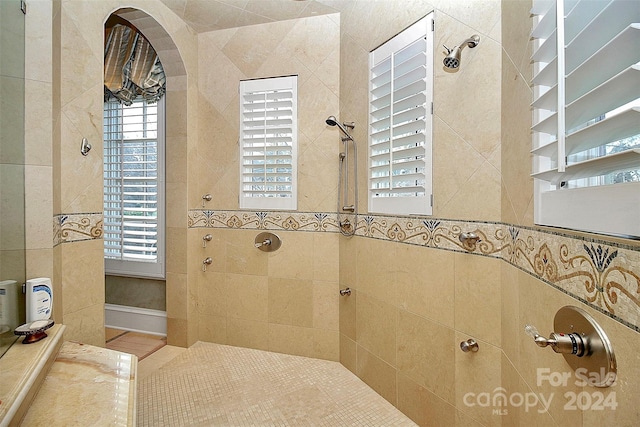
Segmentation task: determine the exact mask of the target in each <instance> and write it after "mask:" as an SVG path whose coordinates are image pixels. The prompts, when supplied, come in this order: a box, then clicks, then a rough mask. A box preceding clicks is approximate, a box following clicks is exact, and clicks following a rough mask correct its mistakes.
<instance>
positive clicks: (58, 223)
mask: <svg viewBox="0 0 640 427" xmlns="http://www.w3.org/2000/svg"><path fill="white" fill-rule="evenodd" d="M103 218H104V216H103V214H102V212H100V213H78V214H60V215H55V216H54V217H53V246H54V247H55V246H58V245H60V244H62V243H70V242H78V241H83V240H91V239H101V238H102V236H103V222H104V219H103Z"/></svg>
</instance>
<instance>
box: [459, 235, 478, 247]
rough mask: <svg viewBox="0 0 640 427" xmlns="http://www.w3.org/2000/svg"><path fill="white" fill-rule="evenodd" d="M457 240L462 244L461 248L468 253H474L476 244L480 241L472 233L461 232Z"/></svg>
mask: <svg viewBox="0 0 640 427" xmlns="http://www.w3.org/2000/svg"><path fill="white" fill-rule="evenodd" d="M458 240H460V242H461V243H462V246H463V247H464V248H465V249H466V250H468V251H475V250H476V244H477V243H478V242H479V241H480V236H478V235H477V234H476V233H474V232H469V233H465V232H462V233H460V234H459V235H458Z"/></svg>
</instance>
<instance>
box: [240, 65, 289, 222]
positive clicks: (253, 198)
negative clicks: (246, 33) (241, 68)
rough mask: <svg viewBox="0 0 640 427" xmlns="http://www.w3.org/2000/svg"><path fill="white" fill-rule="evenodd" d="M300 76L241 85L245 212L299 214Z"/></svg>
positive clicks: (241, 137)
mask: <svg viewBox="0 0 640 427" xmlns="http://www.w3.org/2000/svg"><path fill="white" fill-rule="evenodd" d="M297 133H298V131H297V76H287V77H274V78H267V79H258V80H245V81H241V82H240V208H241V209H282V210H295V209H296V208H297V140H298V135H297Z"/></svg>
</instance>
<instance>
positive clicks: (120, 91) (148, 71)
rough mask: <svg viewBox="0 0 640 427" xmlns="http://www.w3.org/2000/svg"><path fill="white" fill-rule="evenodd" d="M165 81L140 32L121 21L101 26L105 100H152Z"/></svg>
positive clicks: (155, 98) (151, 47)
mask: <svg viewBox="0 0 640 427" xmlns="http://www.w3.org/2000/svg"><path fill="white" fill-rule="evenodd" d="M165 81H166V78H165V74H164V70H163V68H162V64H161V63H160V58H159V57H158V54H157V53H156V51H155V50H154V49H153V46H151V43H149V41H148V40H147V39H145V38H144V37H143V36H142V34H140V33H139V32H137V31H136V30H135V29H133V28H131V27H128V26H126V25H121V24H116V25H114V26H113V27H110V28H106V29H105V47H104V95H105V101H107V100H109V99H113V98H115V99H117V100H118V101H119V102H121V103H123V104H125V105H131V103H132V102H133V100H134V99H136V98H139V97H140V98H144V99H145V100H147V101H148V102H155V101H157V100H158V99H160V98H161V97H162V95H163V94H164V92H165Z"/></svg>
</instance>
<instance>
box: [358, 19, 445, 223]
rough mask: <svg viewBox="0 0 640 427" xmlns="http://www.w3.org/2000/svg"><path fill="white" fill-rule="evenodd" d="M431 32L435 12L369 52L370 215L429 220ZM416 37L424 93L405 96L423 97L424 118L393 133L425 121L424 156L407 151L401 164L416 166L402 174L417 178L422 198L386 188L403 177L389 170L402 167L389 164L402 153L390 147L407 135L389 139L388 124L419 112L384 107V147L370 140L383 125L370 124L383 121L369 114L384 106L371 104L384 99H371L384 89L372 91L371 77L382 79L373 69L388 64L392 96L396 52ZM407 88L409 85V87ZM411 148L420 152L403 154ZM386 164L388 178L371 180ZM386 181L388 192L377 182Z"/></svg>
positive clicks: (399, 52) (390, 135) (431, 114)
mask: <svg viewBox="0 0 640 427" xmlns="http://www.w3.org/2000/svg"><path fill="white" fill-rule="evenodd" d="M433 29H434V13H433V12H431V13H429V14H428V15H426V16H425V17H423V18H422V19H420V20H419V21H417V22H415V23H414V24H412V25H410V26H409V27H407V28H405V29H404V30H403V31H401V32H400V33H398V34H397V35H396V36H394V37H392V38H391V39H389V40H388V41H386V42H385V43H383V44H382V45H380V46H378V47H377V48H375V49H373V50H372V51H371V52H370V53H369V104H368V110H369V111H368V115H369V123H368V126H369V127H368V129H369V131H368V155H367V161H368V172H367V175H368V176H367V182H368V190H367V196H368V208H369V212H371V213H378V214H390V215H432V213H433V81H434V76H433V74H434V72H433V71H434V70H433V59H434V35H433V33H434V31H433ZM420 37H424V39H425V50H424V51H420V52H424V55H425V63H424V68H425V73H424V74H425V75H424V81H425V89H424V90H423V91H420V92H416V93H415V94H412V95H410V96H415V95H419V94H423V95H424V98H425V101H424V104H423V107H422V111H420V112H421V113H423V114H424V119H421V118H417V119H414V121H413V122H412V121H406V122H402V124H401V125H399V126H397V127H396V129H398V128H400V127H403V126H407V125H409V126H410V127H413V126H412V125H413V124H415V121H418V120H424V128H423V129H422V133H423V135H424V141H423V143H422V147H423V148H424V153H423V154H422V153H419V154H417V155H416V156H415V157H411V155H410V154H407V153H406V152H405V154H404V155H405V156H407V155H409V156H410V157H407V158H406V159H404V160H405V161H406V164H409V163H411V164H413V165H416V166H417V167H415V168H414V171H413V172H407V175H413V176H417V178H416V180H415V181H417V182H416V184H415V185H414V186H413V187H415V188H417V189H419V188H421V187H422V188H423V189H424V194H423V195H413V196H411V195H410V196H399V195H398V193H402V191H401V188H402V186H398V187H395V190H396V191H394V190H393V189H392V188H391V186H392V185H393V184H392V183H393V177H394V176H396V177H398V176H402V173H397V174H396V175H394V171H395V172H399V170H400V169H402V168H403V167H402V166H399V165H400V164H401V162H396V163H394V162H393V159H394V156H393V153H401V152H402V151H403V150H402V149H399V150H394V148H395V147H394V142H395V141H399V140H400V139H401V138H403V137H406V134H403V135H401V136H397V137H396V136H395V135H392V131H393V129H394V128H393V124H392V123H393V119H394V118H396V117H398V116H400V115H401V114H402V112H406V111H410V110H412V109H414V110H418V109H419V107H418V106H412V107H409V108H408V109H407V110H400V111H401V112H397V111H395V110H394V109H393V105H392V104H393V102H391V104H389V110H390V112H389V116H388V120H389V126H390V127H389V128H388V129H389V130H388V132H389V135H388V136H389V139H388V141H389V142H388V144H387V143H385V142H379V141H376V140H375V139H374V134H376V133H378V134H380V133H381V130H380V127H379V126H383V125H381V124H378V127H376V126H374V123H376V122H378V123H380V122H382V121H386V119H382V120H381V119H380V118H377V119H376V117H375V115H374V114H375V113H376V112H379V111H381V110H383V109H384V108H385V107H376V106H374V101H376V100H377V99H381V98H383V96H380V97H379V98H374V97H375V96H376V95H374V91H376V89H380V88H381V87H383V86H384V85H383V84H380V85H379V86H375V82H374V80H376V77H381V76H382V75H383V74H384V73H380V74H376V67H379V66H380V65H381V64H383V63H384V62H385V61H387V60H389V61H390V65H389V70H388V72H389V73H391V74H390V75H391V77H390V81H389V84H390V89H389V96H390V97H393V95H394V94H395V93H397V92H396V90H395V87H394V85H393V83H394V82H395V78H396V76H395V75H394V74H393V73H394V71H395V70H396V68H395V67H396V64H395V57H396V55H398V56H401V52H402V51H403V50H405V49H408V48H410V47H411V45H413V44H414V43H416V42H417V41H418V40H419V38H420ZM403 76H405V74H403V75H400V77H403ZM417 81H419V80H415V81H413V83H415V82H417ZM407 86H410V84H409V85H407ZM407 86H401V87H400V89H402V88H405V87H407ZM398 92H400V90H398ZM410 96H407V97H403V98H401V99H407V98H410ZM396 102H397V100H396ZM376 108H377V109H376ZM384 131H385V130H382V132H384ZM416 133H418V132H416ZM376 145H378V146H379V147H381V146H383V145H388V150H389V151H388V152H389V155H388V157H386V158H383V157H385V156H386V154H385V153H381V152H380V151H379V150H378V151H376V150H377V149H376V147H375V146H376ZM416 148H418V151H420V150H419V148H420V145H415V146H414V147H412V148H409V149H407V151H410V150H411V151H415V149H416ZM382 149H384V147H382ZM421 155H423V157H422V159H420V156H421ZM376 159H377V160H376ZM420 160H422V164H423V166H424V168H423V169H424V172H423V173H420V172H419V169H421V168H420V167H419V165H420V163H421V162H420ZM385 161H386V162H387V163H388V165H389V170H388V175H382V176H374V174H375V173H376V172H375V171H374V169H377V170H378V171H380V169H381V168H384V167H385V164H384V163H385ZM394 165H395V166H394ZM411 167H413V166H411ZM386 176H388V177H389V178H388V180H387V181H388V182H386V184H388V187H384V185H385V183H384V182H381V180H382V181H384V180H385V177H386ZM420 180H423V182H424V185H420V183H419V181H420ZM378 184H382V185H383V187H379V188H374V186H375V185H378ZM409 187H412V186H409ZM387 188H389V191H385V190H386V189H387ZM376 190H383V191H376ZM416 192H419V190H417V191H416ZM382 193H396V196H391V195H389V196H381V195H380V194H382Z"/></svg>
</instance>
